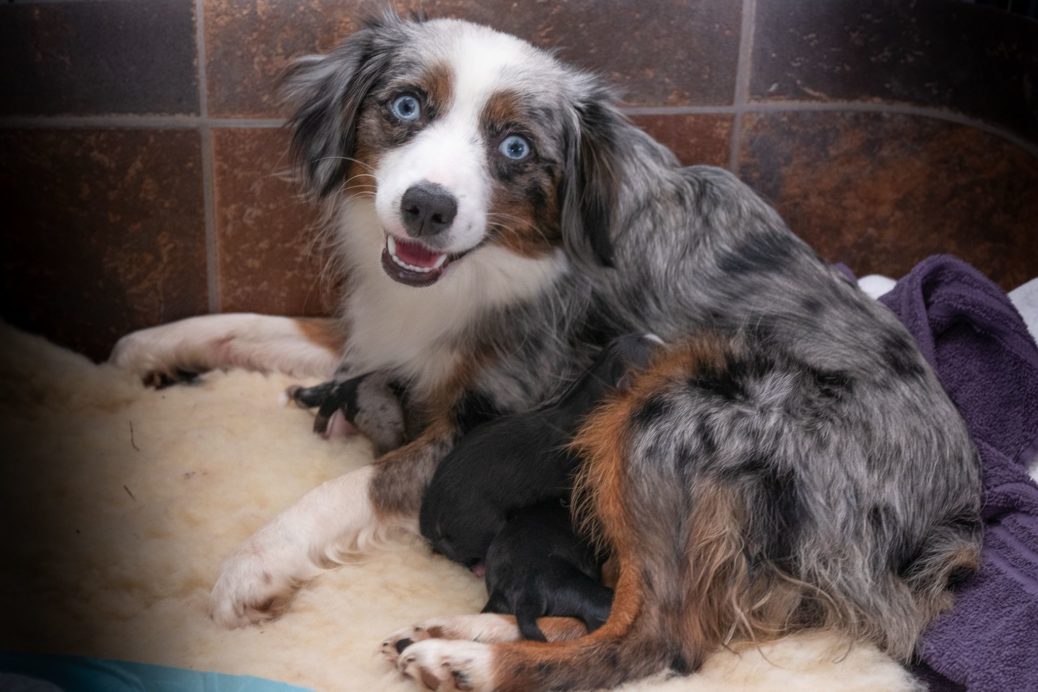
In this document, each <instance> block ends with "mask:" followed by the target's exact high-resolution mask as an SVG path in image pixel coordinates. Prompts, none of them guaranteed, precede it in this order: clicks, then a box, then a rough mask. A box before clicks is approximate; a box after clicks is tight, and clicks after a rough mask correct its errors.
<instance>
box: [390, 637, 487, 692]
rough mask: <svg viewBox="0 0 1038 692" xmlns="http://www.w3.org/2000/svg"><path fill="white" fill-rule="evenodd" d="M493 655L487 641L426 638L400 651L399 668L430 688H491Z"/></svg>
mask: <svg viewBox="0 0 1038 692" xmlns="http://www.w3.org/2000/svg"><path fill="white" fill-rule="evenodd" d="M492 658H493V654H492V652H491V649H490V647H489V646H488V645H487V644H480V643H478V642H469V641H451V640H446V639H426V640H424V641H420V642H415V643H414V644H412V645H411V646H409V647H407V648H406V649H404V650H403V651H402V652H401V654H400V659H399V660H398V661H397V669H398V670H399V671H400V672H401V673H403V674H404V675H406V676H408V677H410V678H412V679H413V680H414V681H415V682H417V683H419V684H421V685H423V686H424V687H426V688H427V689H430V690H465V691H466V692H467V691H468V690H490V689H493V679H492V678H493V675H492V671H491V664H492Z"/></svg>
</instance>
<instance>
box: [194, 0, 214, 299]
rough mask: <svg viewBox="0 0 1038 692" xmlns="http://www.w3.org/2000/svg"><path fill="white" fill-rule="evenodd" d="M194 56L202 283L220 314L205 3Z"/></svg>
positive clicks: (199, 6) (198, 2)
mask: <svg viewBox="0 0 1038 692" xmlns="http://www.w3.org/2000/svg"><path fill="white" fill-rule="evenodd" d="M195 45H196V50H195V56H196V59H197V60H198V114H199V116H200V117H199V118H198V132H199V135H200V136H201V140H202V202H203V205H204V207H205V283H206V294H207V296H208V298H209V301H208V302H209V312H211V313H213V312H219V311H220V247H219V243H218V242H217V237H216V204H215V196H216V191H215V189H214V185H215V175H214V172H213V168H214V166H213V131H212V127H211V125H210V123H209V85H208V82H207V79H208V77H207V73H206V51H205V0H195Z"/></svg>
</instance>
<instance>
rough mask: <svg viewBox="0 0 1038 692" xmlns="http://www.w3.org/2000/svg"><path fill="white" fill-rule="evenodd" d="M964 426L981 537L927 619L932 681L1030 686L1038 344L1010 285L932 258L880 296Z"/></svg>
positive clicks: (1036, 622) (1037, 598)
mask: <svg viewBox="0 0 1038 692" xmlns="http://www.w3.org/2000/svg"><path fill="white" fill-rule="evenodd" d="M880 302H882V303H883V304H885V305H886V306H887V307H889V308H890V309H891V310H893V311H894V313H896V314H897V316H898V317H899V318H900V320H901V321H902V322H903V323H904V324H905V326H906V327H907V328H908V330H909V331H910V332H911V333H912V335H913V336H914V337H915V339H916V341H917V342H918V344H919V348H920V350H921V351H922V353H923V355H924V356H925V357H926V359H927V360H928V361H929V362H930V364H931V365H932V366H933V367H934V369H935V370H936V372H937V374H938V376H939V377H940V378H941V382H942V383H943V385H944V387H945V389H946V390H947V392H948V395H949V396H950V397H951V399H952V401H954V402H955V405H956V406H957V407H958V409H959V412H960V413H961V414H962V417H963V419H964V420H965V421H966V425H967V426H968V427H969V430H970V433H971V435H972V437H973V440H974V443H975V444H976V446H977V450H978V451H979V453H980V458H981V461H982V463H983V476H984V505H983V510H982V513H983V517H984V522H985V527H984V531H985V532H984V548H983V551H982V555H981V567H980V570H979V571H978V573H977V574H976V575H975V576H974V577H973V578H972V579H970V580H968V581H967V582H966V583H964V584H963V585H962V586H961V587H960V589H959V591H958V593H957V596H956V602H955V606H954V607H953V608H952V609H951V610H949V611H948V612H946V613H944V614H942V615H941V616H939V617H938V618H937V619H936V620H935V621H934V622H933V623H932V624H931V626H930V627H929V628H928V629H927V631H926V632H925V634H924V637H923V640H922V643H921V645H920V648H919V651H918V653H919V656H920V658H921V661H920V664H919V668H918V671H917V672H918V673H919V674H920V677H921V678H922V679H923V680H925V681H926V682H927V683H928V684H929V685H930V687H931V689H939V690H944V689H962V688H963V686H965V688H966V689H969V690H977V691H978V692H987V691H991V692H995V691H998V692H1003V691H1005V690H1036V689H1038V485H1035V483H1034V482H1033V481H1032V480H1031V478H1030V476H1029V475H1028V465H1029V464H1030V463H1031V461H1032V460H1033V459H1034V457H1035V455H1036V454H1038V347H1036V345H1035V342H1034V339H1033V338H1032V337H1031V335H1030V334H1029V333H1028V331H1027V327H1026V325H1025V324H1024V322H1023V320H1022V319H1021V317H1020V315H1019V313H1018V312H1017V311H1016V309H1015V308H1014V307H1013V304H1012V303H1011V302H1010V301H1009V299H1008V298H1007V296H1006V295H1005V294H1004V293H1003V292H1002V291H1001V290H1000V289H999V288H998V287H997V286H996V285H994V284H993V283H991V281H989V280H988V279H987V278H985V277H984V276H983V275H982V274H980V273H979V272H978V271H977V270H975V269H973V268H972V267H970V266H969V265H968V264H966V263H964V262H962V261H961V260H958V259H956V258H954V257H949V256H943V255H941V256H935V257H930V258H928V259H926V260H924V261H923V262H921V263H920V264H919V265H917V266H916V267H915V268H914V269H913V270H912V272H911V273H910V274H908V276H906V277H905V278H903V279H901V280H900V281H898V282H897V285H896V286H895V287H894V289H893V290H892V291H891V292H890V293H888V294H886V295H884V296H883V297H882V298H881V299H880Z"/></svg>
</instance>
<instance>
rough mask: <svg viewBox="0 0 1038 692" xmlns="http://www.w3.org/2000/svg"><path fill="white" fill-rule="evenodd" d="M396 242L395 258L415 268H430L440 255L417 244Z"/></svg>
mask: <svg viewBox="0 0 1038 692" xmlns="http://www.w3.org/2000/svg"><path fill="white" fill-rule="evenodd" d="M394 240H395V241H396V256H397V257H399V258H400V259H402V260H403V261H405V262H407V263H408V264H410V265H413V266H415V267H431V266H433V265H435V264H436V260H438V259H440V255H441V254H442V253H439V252H433V251H432V250H429V249H427V248H426V247H424V246H423V245H420V244H418V243H409V242H407V241H406V240H401V239H400V238H394Z"/></svg>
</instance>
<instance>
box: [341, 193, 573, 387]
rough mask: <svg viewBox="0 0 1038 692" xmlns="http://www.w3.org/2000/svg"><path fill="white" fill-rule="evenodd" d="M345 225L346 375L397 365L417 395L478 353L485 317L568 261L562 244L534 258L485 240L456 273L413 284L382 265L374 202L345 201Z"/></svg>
mask: <svg viewBox="0 0 1038 692" xmlns="http://www.w3.org/2000/svg"><path fill="white" fill-rule="evenodd" d="M339 228H340V229H341V232H340V236H339V242H340V248H341V252H342V255H343V258H344V261H345V263H346V265H347V267H348V272H349V275H350V289H349V292H348V295H347V297H346V299H345V306H344V308H345V309H344V314H345V316H346V322H347V334H348V342H347V351H346V356H345V358H344V363H343V365H344V368H343V369H344V371H345V374H348V375H350V376H355V375H359V374H363V373H365V372H370V371H373V370H390V371H394V372H397V373H399V374H400V375H401V376H403V377H405V378H407V379H408V380H409V381H410V383H411V385H412V387H414V389H415V391H416V392H418V393H419V394H428V393H429V392H431V391H433V390H434V389H435V388H436V387H437V386H439V385H441V384H442V383H443V382H445V381H446V380H447V379H448V378H449V377H451V375H452V374H453V373H454V372H455V370H456V369H457V368H458V367H459V366H460V364H461V363H462V361H463V360H465V359H468V358H472V357H473V355H474V354H473V353H471V349H472V342H471V334H473V333H475V332H476V331H477V330H479V329H480V323H481V321H483V320H484V319H486V318H487V317H488V316H489V315H490V314H491V313H493V312H495V311H497V310H499V309H500V308H502V307H506V306H514V305H521V304H523V303H524V302H525V301H531V300H535V299H536V298H537V297H538V296H539V295H540V294H542V293H543V292H544V291H546V290H548V289H549V288H550V287H551V286H552V284H553V283H554V282H555V281H557V280H558V279H559V277H561V276H562V275H563V274H564V273H565V271H566V267H567V261H566V259H565V257H564V255H563V253H562V250H561V249H560V250H559V251H558V252H557V253H555V254H553V255H550V256H548V257H545V258H540V259H531V258H528V257H521V256H519V255H516V254H513V253H511V252H509V251H508V250H506V249H504V248H501V247H496V246H485V247H481V248H478V249H476V250H475V251H473V252H472V253H470V254H469V255H467V256H466V257H465V258H463V259H462V260H461V261H459V262H458V263H457V264H455V265H454V266H451V267H449V268H448V271H449V272H451V274H452V276H451V277H450V280H448V281H441V282H438V283H436V284H434V285H432V286H427V287H424V288H412V287H409V286H404V285H401V284H399V283H396V282H395V281H393V280H392V279H390V278H389V277H388V276H386V273H385V272H384V271H383V269H382V267H381V266H380V262H379V257H380V253H381V251H382V247H383V235H382V232H381V230H380V226H379V225H378V221H377V219H376V218H375V216H374V210H373V209H372V206H371V204H370V203H369V202H367V201H365V200H354V201H352V202H350V203H349V204H347V205H345V206H344V208H343V210H342V215H341V220H340V223H339ZM516 345H517V346H519V344H516Z"/></svg>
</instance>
